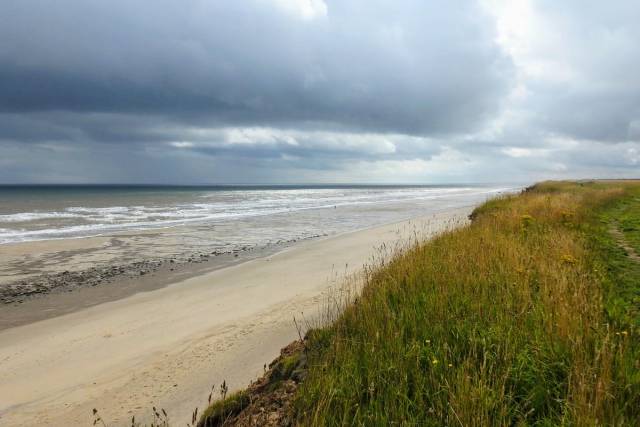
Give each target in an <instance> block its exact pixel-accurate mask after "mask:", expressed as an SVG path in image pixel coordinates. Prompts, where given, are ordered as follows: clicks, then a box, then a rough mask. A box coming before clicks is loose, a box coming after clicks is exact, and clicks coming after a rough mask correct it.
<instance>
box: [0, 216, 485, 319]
mask: <svg viewBox="0 0 640 427" xmlns="http://www.w3.org/2000/svg"><path fill="white" fill-rule="evenodd" d="M473 206H475V205H473V204H470V205H467V206H462V207H456V208H455V209H467V208H471V207H473ZM448 211H449V209H443V210H436V211H433V212H431V214H439V213H442V212H448ZM411 218H412V217H407V218H402V219H399V220H395V221H389V222H384V223H381V224H376V225H372V226H367V227H363V228H359V229H356V230H350V231H344V232H340V233H336V234H331V235H330V234H327V233H324V234H317V235H312V236H309V237H304V238H299V239H291V240H279V241H277V242H275V243H271V244H267V245H265V246H252V247H248V246H244V247H240V248H238V249H232V250H228V251H219V250H214V251H200V252H193V253H191V254H188V255H182V256H165V257H163V258H157V259H140V260H136V261H133V262H131V263H128V264H123V263H118V262H113V263H107V264H105V265H103V266H98V267H91V268H89V269H84V270H76V271H68V270H67V271H62V272H58V273H41V274H35V275H33V276H30V277H27V278H24V279H20V280H15V281H7V282H5V283H0V307H1V310H0V331H3V330H5V329H8V328H13V327H17V326H22V325H27V324H30V323H34V322H37V321H41V320H46V319H51V318H54V317H57V316H61V315H65V314H69V313H73V312H76V311H79V310H82V309H86V308H89V307H93V306H96V305H99V304H103V303H106V302H110V301H116V300H119V299H123V298H126V297H129V296H132V295H135V294H136V293H139V292H149V291H153V290H156V289H161V288H164V287H166V286H169V285H171V284H172V283H176V282H180V281H183V280H186V279H189V278H193V277H197V276H200V275H203V274H207V273H210V272H213V271H216V270H219V269H223V268H227V267H230V266H234V265H238V264H242V263H244V262H248V261H251V260H254V259H259V258H263V257H267V256H270V255H274V254H277V253H280V252H282V251H287V250H291V249H294V248H295V247H296V246H298V245H300V244H304V243H306V242H310V241H317V240H322V239H331V238H334V237H339V236H341V235H343V234H348V233H354V232H358V231H366V230H369V229H372V228H376V227H381V226H385V225H390V224H395V223H399V222H404V221H408V220H410V219H411ZM142 232H143V233H145V234H149V233H153V232H154V230H142ZM123 236H126V235H125V234H122V233H117V234H113V235H105V236H100V237H86V238H74V239H69V240H65V239H54V240H48V241H36V242H22V243H15V244H8V245H6V246H4V247H2V246H0V256H1V255H2V254H3V252H4V254H5V255H6V253H10V252H18V253H28V252H29V250H33V249H34V248H36V249H37V250H40V251H42V250H43V248H45V249H46V251H47V252H50V253H51V252H54V251H57V250H64V249H66V250H68V246H69V245H71V246H72V248H73V250H74V251H77V252H81V251H83V250H93V249H91V248H92V247H93V248H95V247H96V245H104V244H106V243H105V242H108V241H110V240H117V239H118V238H122V237H123ZM74 246H75V247H74ZM63 248H64V249H63ZM87 248H89V249H87Z"/></svg>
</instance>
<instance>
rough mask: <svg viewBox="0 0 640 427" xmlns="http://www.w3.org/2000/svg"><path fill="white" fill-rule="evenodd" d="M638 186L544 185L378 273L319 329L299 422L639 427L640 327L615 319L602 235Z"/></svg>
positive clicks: (489, 208) (299, 401) (490, 208)
mask: <svg viewBox="0 0 640 427" xmlns="http://www.w3.org/2000/svg"><path fill="white" fill-rule="evenodd" d="M638 188H640V187H639V186H638V185H637V184H633V183H630V184H620V183H617V184H595V183H582V184H577V183H543V184H540V185H537V186H535V187H534V188H533V189H530V190H529V191H526V192H524V193H523V194H521V195H518V196H512V197H505V198H501V199H497V200H493V201H490V202H488V203H486V204H485V205H483V206H481V207H480V208H478V209H477V210H476V211H475V212H474V214H473V217H474V221H473V222H472V224H471V225H469V226H466V227H463V228H461V229H458V230H456V231H452V232H447V233H445V234H443V235H441V236H439V237H437V238H435V239H434V240H431V241H430V242H428V243H426V244H416V245H415V246H414V247H412V248H410V249H409V250H407V251H405V253H404V254H402V255H400V256H397V257H395V258H394V259H393V260H392V261H391V262H390V263H387V264H385V265H383V266H380V267H379V268H373V269H370V270H367V272H366V274H365V279H364V281H365V285H364V287H363V289H362V292H361V293H360V295H359V296H358V297H357V298H355V297H354V298H353V299H352V300H350V301H349V302H348V304H346V306H345V307H344V310H343V311H342V312H341V313H340V314H339V315H338V316H337V317H336V318H335V319H332V320H333V322H332V323H331V324H329V325H328V326H325V327H323V328H318V329H316V330H313V331H312V332H311V333H310V334H309V336H310V339H309V344H308V348H309V350H308V352H309V359H308V360H309V365H310V370H309V373H308V377H307V379H306V381H305V382H304V383H303V385H302V387H301V388H300V390H299V393H298V395H297V398H296V402H295V406H296V409H297V415H298V419H299V422H300V423H301V424H305V425H421V426H429V425H434V426H435V425H464V426H472V425H473V426H476V425H528V424H538V425H577V426H581V425H605V424H606V425H637V423H638V422H639V421H638V420H640V374H639V373H638V372H640V364H639V362H638V357H639V351H638V347H639V345H638V344H637V340H638V335H637V332H638V331H637V330H636V329H635V327H634V326H633V324H632V323H631V322H629V321H628V317H624V316H619V317H616V316H612V315H610V314H608V313H609V312H608V310H607V307H606V305H607V303H608V301H610V298H609V295H608V293H609V292H615V289H614V288H615V284H613V285H612V286H608V287H607V286H603V283H605V282H606V281H607V280H609V281H611V280H610V278H609V279H607V277H609V276H608V274H609V271H608V270H607V268H606V262H607V260H606V259H604V258H603V257H602V255H603V253H602V252H598V251H597V250H596V249H595V247H594V244H595V243H597V239H596V240H594V239H593V235H594V234H598V233H600V234H601V233H603V232H604V231H603V230H604V229H605V227H604V225H603V224H602V223H601V222H600V217H599V216H598V215H597V212H601V211H602V210H604V209H606V208H607V207H608V206H612V205H613V203H615V201H616V200H620V199H622V198H624V197H628V195H629V194H632V193H634V192H635V193H634V194H638V193H639V192H638ZM594 242H595V243H594ZM638 288H640V284H638Z"/></svg>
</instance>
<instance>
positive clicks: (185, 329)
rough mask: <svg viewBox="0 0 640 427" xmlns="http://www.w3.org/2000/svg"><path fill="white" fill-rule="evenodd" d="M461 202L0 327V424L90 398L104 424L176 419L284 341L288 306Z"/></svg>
mask: <svg viewBox="0 0 640 427" xmlns="http://www.w3.org/2000/svg"><path fill="white" fill-rule="evenodd" d="M470 211H471V208H463V209H457V210H454V211H450V212H445V213H439V214H435V215H432V216H428V217H423V218H417V219H413V220H410V221H403V222H399V223H395V224H390V225H385V226H380V227H375V228H371V229H367V230H362V231H357V232H352V233H346V234H342V235H339V236H336V237H331V238H326V239H320V240H312V241H307V242H303V243H299V244H297V245H296V246H294V247H292V248H290V249H288V250H284V251H281V252H279V253H277V254H274V255H269V256H266V257H260V258H257V259H254V260H250V261H247V262H243V263H240V264H238V265H233V266H229V267H226V268H221V269H217V270H215V271H210V272H206V273H204V274H198V275H196V276H195V277H191V278H187V279H186V280H180V278H179V277H176V278H175V279H176V280H179V281H177V282H176V283H172V284H170V285H169V286H166V287H163V288H160V289H155V290H151V291H148V292H141V293H137V294H135V295H131V296H128V297H125V298H122V299H118V300H115V301H110V302H105V303H101V304H98V305H95V306H92V307H88V308H82V309H79V310H78V311H75V312H73V313H69V314H65V315H62V316H58V317H54V318H51V319H47V320H43V321H39V322H36V323H31V324H27V325H23V326H19V327H13V328H8V329H6V330H4V331H2V332H0V425H2V426H5V425H6V426H18V425H51V426H75V425H90V424H91V422H92V416H91V410H92V409H93V408H94V407H95V408H98V409H99V410H100V413H101V415H102V416H103V418H104V419H105V420H106V421H107V423H108V425H110V426H114V425H116V426H117V425H128V423H129V422H130V419H131V416H132V415H136V419H140V420H144V416H145V414H146V415H148V414H150V411H151V409H150V408H151V407H152V406H157V407H162V408H164V409H166V410H167V412H168V413H169V415H170V417H171V419H172V421H173V423H175V425H183V423H185V422H187V421H189V420H190V414H191V412H192V411H193V409H194V408H195V407H196V406H199V407H200V409H201V410H202V409H203V407H204V406H205V403H206V398H207V396H208V392H209V390H210V388H211V386H212V384H216V385H218V384H220V383H221V382H222V381H223V380H226V381H227V383H228V384H229V385H230V389H232V390H233V389H237V388H241V387H243V386H245V385H246V384H248V383H249V381H251V380H252V379H254V378H256V377H257V375H258V374H260V372H261V371H262V366H263V364H264V363H268V362H269V361H271V360H272V359H273V358H274V357H275V356H276V355H277V354H278V352H279V349H280V348H281V347H283V346H284V345H286V344H287V343H288V342H290V341H291V340H293V339H295V337H296V336H297V331H296V329H295V327H294V325H293V322H292V318H293V316H294V315H295V316H298V317H299V316H300V313H302V312H304V313H305V315H306V316H312V315H313V313H314V312H315V311H316V310H318V309H319V308H320V306H321V302H322V301H323V292H326V290H327V287H328V286H329V285H330V283H331V278H332V277H334V275H335V272H339V273H340V274H347V275H348V274H353V273H355V272H357V271H359V270H360V269H361V268H362V266H363V265H364V264H365V263H367V262H369V261H370V260H371V257H372V256H374V255H375V254H377V253H378V252H377V251H376V248H377V247H379V246H380V245H382V244H383V243H386V244H392V245H393V244H394V242H398V241H402V240H406V239H412V238H414V236H415V233H418V235H419V236H420V237H421V238H426V237H428V236H429V235H431V234H432V233H434V232H436V231H439V230H442V229H444V228H446V227H451V226H454V225H457V224H461V223H463V222H464V221H466V217H467V215H468V214H469V212H470ZM150 279H151V277H150ZM145 280H146V279H145ZM168 280H173V279H168Z"/></svg>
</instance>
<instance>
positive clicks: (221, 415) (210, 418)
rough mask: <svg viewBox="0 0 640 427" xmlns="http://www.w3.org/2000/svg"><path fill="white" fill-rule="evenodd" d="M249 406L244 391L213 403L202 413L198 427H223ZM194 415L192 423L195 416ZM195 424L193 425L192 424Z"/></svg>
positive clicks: (247, 394) (246, 394)
mask: <svg viewBox="0 0 640 427" xmlns="http://www.w3.org/2000/svg"><path fill="white" fill-rule="evenodd" d="M248 405H249V393H247V391H245V390H241V391H238V392H236V393H233V394H231V395H229V396H224V397H223V399H221V400H218V401H216V402H214V403H213V404H211V405H209V407H208V408H207V409H206V410H205V411H204V412H203V413H202V417H201V418H200V421H199V422H198V424H197V426H198V427H209V426H219V425H223V424H224V422H225V420H226V419H228V418H230V417H232V416H233V415H235V414H237V413H239V412H240V411H241V410H242V409H244V408H246V407H247V406H248ZM196 415H197V413H196V414H194V421H195V416H196ZM194 424H195V423H194Z"/></svg>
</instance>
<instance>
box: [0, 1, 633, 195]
mask: <svg viewBox="0 0 640 427" xmlns="http://www.w3.org/2000/svg"><path fill="white" fill-rule="evenodd" d="M639 20H640V4H639V3H638V2H637V1H631V0H629V1H624V0H620V1H617V2H615V5H611V4H607V3H605V2H601V1H588V0H587V1H584V0H566V1H563V2H561V3H559V2H553V1H550V0H549V1H548V0H539V1H531V0H515V1H514V0H481V1H479V2H474V1H461V0H435V1H434V0H429V1H425V0H415V1H411V0H406V1H377V0H367V1H365V0H325V1H323V0H245V1H216V0H138V1H131V0H111V1H108V2H107V1H98V0H58V1H56V2H52V1H49V0H3V1H2V2H0V183H2V182H4V183H16V182H147V183H151V182H153V183H216V182H218V183H230V182H237V183H290V182H463V181H465V182H471V181H484V182H487V181H520V182H527V181H532V180H537V179H544V178H563V177H574V178H580V177H626V176H638V175H640V174H639V173H638V171H639V170H640V73H638V71H637V70H638V69H640V44H639V43H637V41H638V40H640V26H638V25H637V22H639Z"/></svg>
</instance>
